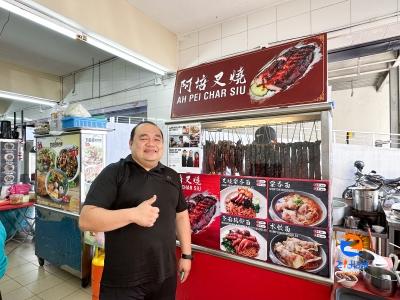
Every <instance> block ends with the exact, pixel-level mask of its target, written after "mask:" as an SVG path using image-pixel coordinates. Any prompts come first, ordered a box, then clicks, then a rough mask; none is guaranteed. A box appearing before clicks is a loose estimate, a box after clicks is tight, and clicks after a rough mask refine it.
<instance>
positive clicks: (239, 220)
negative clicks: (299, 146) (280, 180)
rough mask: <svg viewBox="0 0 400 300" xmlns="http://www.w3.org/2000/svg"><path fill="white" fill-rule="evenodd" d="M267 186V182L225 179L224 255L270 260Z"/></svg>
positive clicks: (222, 248) (223, 196)
mask: <svg viewBox="0 0 400 300" xmlns="http://www.w3.org/2000/svg"><path fill="white" fill-rule="evenodd" d="M266 183H267V180H266V179H265V178H250V177H231V176H229V177H228V176H221V179H220V190H221V191H220V198H221V213H222V216H221V227H220V249H221V250H222V251H225V252H227V253H230V254H236V255H240V256H245V257H248V258H253V259H259V260H262V261H266V260H267V251H268V249H267V248H268V247H267V220H266V219H267V197H266Z"/></svg>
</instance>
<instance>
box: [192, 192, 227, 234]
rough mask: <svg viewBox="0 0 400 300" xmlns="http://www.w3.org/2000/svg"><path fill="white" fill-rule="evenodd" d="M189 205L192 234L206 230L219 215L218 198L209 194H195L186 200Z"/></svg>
mask: <svg viewBox="0 0 400 300" xmlns="http://www.w3.org/2000/svg"><path fill="white" fill-rule="evenodd" d="M185 200H186V203H187V205H188V212H189V219H190V227H191V229H192V233H193V234H196V233H197V232H199V231H201V230H203V229H204V228H206V227H207V226H208V225H209V224H210V222H211V221H212V220H213V218H215V217H216V216H217V215H219V212H217V210H219V209H217V207H218V204H219V201H218V199H217V197H216V196H214V195H210V194H208V192H207V191H206V192H203V193H194V194H192V195H190V196H188V197H186V198H185Z"/></svg>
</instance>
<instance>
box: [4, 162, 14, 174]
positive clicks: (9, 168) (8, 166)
mask: <svg viewBox="0 0 400 300" xmlns="http://www.w3.org/2000/svg"><path fill="white" fill-rule="evenodd" d="M14 169H15V166H14V165H13V164H10V163H8V164H6V165H4V167H3V171H4V173H9V172H13V171H14Z"/></svg>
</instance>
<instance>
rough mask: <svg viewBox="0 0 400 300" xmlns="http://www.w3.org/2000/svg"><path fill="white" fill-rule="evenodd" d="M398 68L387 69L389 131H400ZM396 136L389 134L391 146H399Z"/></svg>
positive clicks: (399, 75)
mask: <svg viewBox="0 0 400 300" xmlns="http://www.w3.org/2000/svg"><path fill="white" fill-rule="evenodd" d="M399 86H400V68H399V67H396V68H390V70H389V97H390V133H391V134H398V133H400V93H399V91H400V89H399ZM399 142H400V141H399V138H398V136H391V143H390V145H391V147H392V148H400V143H399Z"/></svg>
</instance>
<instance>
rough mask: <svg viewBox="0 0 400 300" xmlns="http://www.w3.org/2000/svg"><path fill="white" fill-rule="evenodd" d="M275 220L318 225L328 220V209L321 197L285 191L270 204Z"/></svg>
mask: <svg viewBox="0 0 400 300" xmlns="http://www.w3.org/2000/svg"><path fill="white" fill-rule="evenodd" d="M270 215H271V218H272V219H273V220H274V221H282V222H287V223H292V224H298V225H308V226H316V225H319V224H321V223H322V222H323V221H325V220H326V217H327V210H326V207H325V205H324V204H323V203H322V201H321V199H319V198H318V197H316V196H314V195H312V194H309V193H305V192H301V191H294V192H283V193H280V194H278V195H276V196H275V197H274V198H273V199H272V201H271V206H270Z"/></svg>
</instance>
